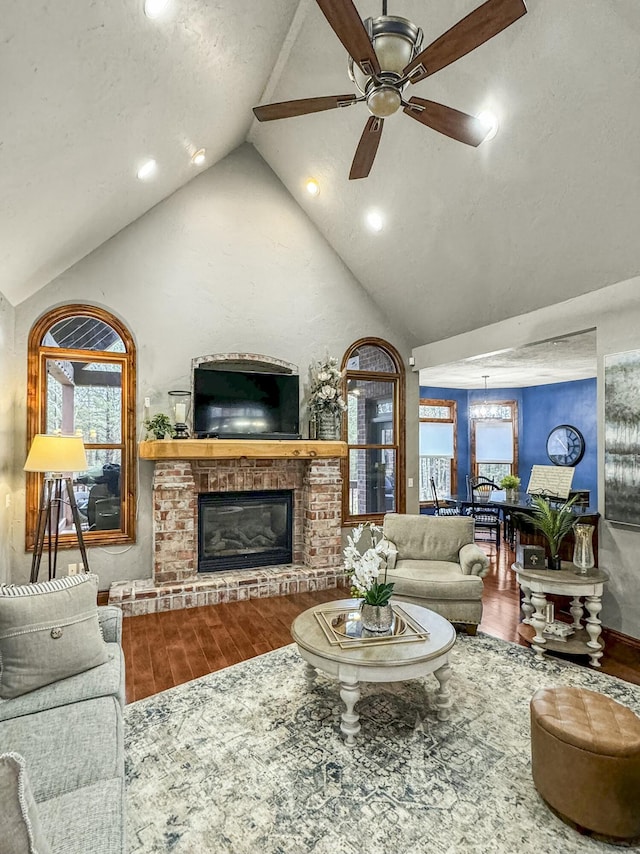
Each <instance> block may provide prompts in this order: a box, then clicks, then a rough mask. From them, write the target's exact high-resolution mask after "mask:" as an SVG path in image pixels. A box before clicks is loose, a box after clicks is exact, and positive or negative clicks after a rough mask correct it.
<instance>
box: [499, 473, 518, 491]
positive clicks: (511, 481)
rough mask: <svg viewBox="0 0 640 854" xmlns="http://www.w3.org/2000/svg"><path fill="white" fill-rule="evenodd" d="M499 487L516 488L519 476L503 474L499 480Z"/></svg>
mask: <svg viewBox="0 0 640 854" xmlns="http://www.w3.org/2000/svg"><path fill="white" fill-rule="evenodd" d="M499 486H500V489H518V487H519V486H520V478H519V477H516V475H515V474H505V476H504V477H503V478H502V480H501V481H500V484H499Z"/></svg>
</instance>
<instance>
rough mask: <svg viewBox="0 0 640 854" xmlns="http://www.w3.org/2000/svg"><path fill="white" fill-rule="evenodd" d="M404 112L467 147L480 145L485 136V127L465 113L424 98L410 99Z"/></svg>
mask: <svg viewBox="0 0 640 854" xmlns="http://www.w3.org/2000/svg"><path fill="white" fill-rule="evenodd" d="M404 112H405V113H406V114H407V115H408V116H411V118H412V119H415V120H416V121H418V122H421V123H422V124H423V125H426V126H427V127H430V128H433V130H437V131H438V132H439V133H443V134H444V135H445V136H450V137H451V139H457V140H458V142H465V143H466V144H467V145H473V146H477V145H480V143H481V142H482V140H483V139H484V138H485V136H486V135H487V131H488V128H487V126H486V125H485V124H484V123H483V122H481V121H480V120H479V119H477V118H476V117H475V116H470V115H468V114H467V113H461V112H460V110H454V109H453V107H445V106H444V104H437V103H436V102H435V101H425V99H424V98H411V99H410V100H409V101H408V103H407V105H406V107H405V108H404Z"/></svg>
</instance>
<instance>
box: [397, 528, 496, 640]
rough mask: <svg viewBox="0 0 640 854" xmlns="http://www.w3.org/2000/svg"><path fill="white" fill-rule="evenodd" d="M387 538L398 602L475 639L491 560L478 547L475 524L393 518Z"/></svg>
mask: <svg viewBox="0 0 640 854" xmlns="http://www.w3.org/2000/svg"><path fill="white" fill-rule="evenodd" d="M383 532H384V536H385V538H386V539H387V540H388V541H389V544H390V552H389V556H388V559H387V581H392V582H393V584H394V589H393V595H394V598H395V599H400V600H404V601H408V602H415V603H416V604H417V605H423V606H424V607H425V608H429V609H430V610H432V611H436V612H437V613H438V614H441V615H442V616H443V617H445V618H446V619H447V620H449V622H451V623H461V624H464V625H465V626H466V628H467V631H468V632H469V633H470V634H475V631H476V628H477V626H478V624H479V623H480V620H481V619H482V591H483V589H484V585H483V583H482V578H483V576H485V575H486V574H487V572H488V571H489V558H488V557H487V556H486V554H485V553H484V552H483V551H482V549H481V548H479V547H478V546H477V545H476V544H475V543H474V522H473V519H472V518H471V517H466V516H412V515H404V514H401V513H387V515H386V516H385V517H384V522H383Z"/></svg>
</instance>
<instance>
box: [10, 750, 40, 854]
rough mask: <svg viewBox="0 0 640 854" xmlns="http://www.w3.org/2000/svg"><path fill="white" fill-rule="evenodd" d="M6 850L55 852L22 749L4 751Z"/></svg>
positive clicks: (20, 853)
mask: <svg viewBox="0 0 640 854" xmlns="http://www.w3.org/2000/svg"><path fill="white" fill-rule="evenodd" d="M0 815H2V842H1V843H0V845H1V850H2V854H51V848H50V847H49V843H48V842H47V840H46V839H45V838H44V836H43V835H42V830H41V828H40V820H39V819H38V808H37V806H36V802H35V801H34V799H33V794H32V792H31V786H30V785H29V778H28V777H27V769H26V766H25V761H24V759H23V758H22V756H20V755H19V754H18V753H2V754H0Z"/></svg>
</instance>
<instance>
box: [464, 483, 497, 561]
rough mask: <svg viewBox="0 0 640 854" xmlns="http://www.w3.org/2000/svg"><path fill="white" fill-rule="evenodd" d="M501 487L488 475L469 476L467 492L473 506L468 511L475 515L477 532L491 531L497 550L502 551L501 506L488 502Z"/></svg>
mask: <svg viewBox="0 0 640 854" xmlns="http://www.w3.org/2000/svg"><path fill="white" fill-rule="evenodd" d="M499 489H500V487H499V486H498V485H497V484H496V483H494V482H493V481H492V480H489V478H486V477H467V493H468V497H469V500H470V501H471V506H470V507H469V508H468V510H467V512H468V513H469V515H470V516H473V518H474V519H475V523H476V532H478V531H489V532H490V533H491V534H492V535H494V536H495V540H496V551H500V508H499V507H492V506H491V505H489V504H488V502H489V500H490V498H491V493H492V492H494V491H497V490H499Z"/></svg>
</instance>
